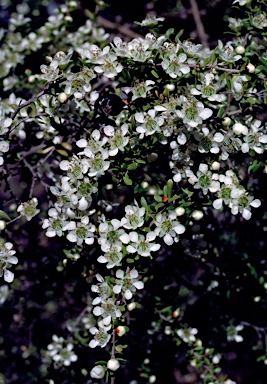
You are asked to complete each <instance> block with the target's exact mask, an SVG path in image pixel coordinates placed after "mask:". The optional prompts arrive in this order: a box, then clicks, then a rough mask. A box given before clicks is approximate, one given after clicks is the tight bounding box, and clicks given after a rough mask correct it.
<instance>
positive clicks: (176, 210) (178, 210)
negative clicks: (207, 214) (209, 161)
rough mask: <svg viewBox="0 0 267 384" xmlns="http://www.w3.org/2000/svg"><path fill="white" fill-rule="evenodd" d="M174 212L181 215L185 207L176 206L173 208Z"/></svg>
mask: <svg viewBox="0 0 267 384" xmlns="http://www.w3.org/2000/svg"><path fill="white" fill-rule="evenodd" d="M175 213H176V215H177V216H183V215H184V213H185V209H184V207H177V208H176V209H175Z"/></svg>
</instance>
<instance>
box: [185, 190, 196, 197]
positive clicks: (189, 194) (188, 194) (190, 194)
mask: <svg viewBox="0 0 267 384" xmlns="http://www.w3.org/2000/svg"><path fill="white" fill-rule="evenodd" d="M182 191H183V192H184V193H186V194H187V196H188V197H191V196H192V195H193V194H194V192H191V191H189V189H183V188H182Z"/></svg>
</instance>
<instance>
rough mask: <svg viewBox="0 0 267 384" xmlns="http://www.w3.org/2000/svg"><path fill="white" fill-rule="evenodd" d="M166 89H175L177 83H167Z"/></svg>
mask: <svg viewBox="0 0 267 384" xmlns="http://www.w3.org/2000/svg"><path fill="white" fill-rule="evenodd" d="M166 89H168V91H174V90H175V85H174V84H167V85H166Z"/></svg>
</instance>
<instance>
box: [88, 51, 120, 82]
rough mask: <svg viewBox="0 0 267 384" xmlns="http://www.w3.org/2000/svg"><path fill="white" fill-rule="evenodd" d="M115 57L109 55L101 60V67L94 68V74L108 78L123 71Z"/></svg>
mask: <svg viewBox="0 0 267 384" xmlns="http://www.w3.org/2000/svg"><path fill="white" fill-rule="evenodd" d="M116 60H117V56H116V55H114V54H109V55H107V56H106V57H104V58H103V62H102V63H100V64H101V65H99V66H96V67H94V70H95V72H97V73H101V74H103V75H105V76H107V77H109V78H113V77H115V76H117V74H118V73H120V72H121V71H122V70H123V66H122V65H121V64H120V63H118V62H117V61H116Z"/></svg>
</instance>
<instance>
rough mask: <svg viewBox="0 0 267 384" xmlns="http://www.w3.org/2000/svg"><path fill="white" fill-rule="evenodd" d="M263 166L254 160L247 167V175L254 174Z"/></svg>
mask: <svg viewBox="0 0 267 384" xmlns="http://www.w3.org/2000/svg"><path fill="white" fill-rule="evenodd" d="M262 165H263V164H262V163H261V162H259V163H258V160H254V161H253V163H252V164H251V165H250V166H249V167H248V173H255V172H256V171H257V170H258V169H259V168H260V167H261V166H262Z"/></svg>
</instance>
